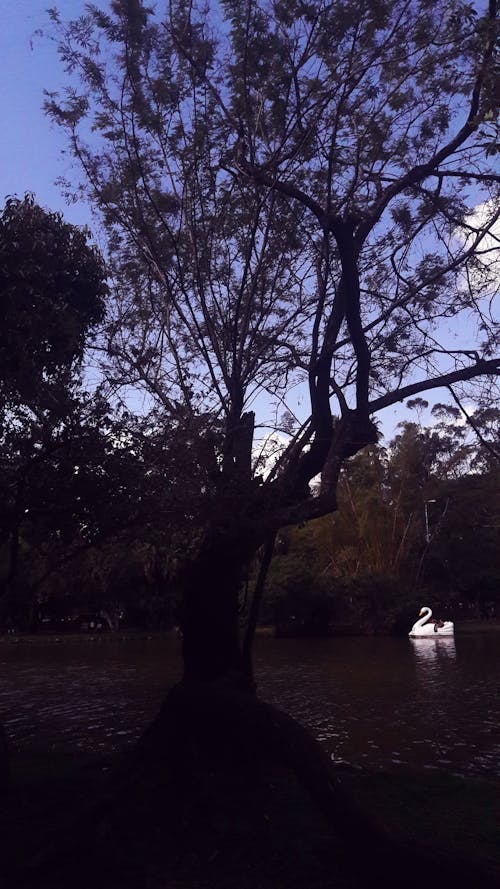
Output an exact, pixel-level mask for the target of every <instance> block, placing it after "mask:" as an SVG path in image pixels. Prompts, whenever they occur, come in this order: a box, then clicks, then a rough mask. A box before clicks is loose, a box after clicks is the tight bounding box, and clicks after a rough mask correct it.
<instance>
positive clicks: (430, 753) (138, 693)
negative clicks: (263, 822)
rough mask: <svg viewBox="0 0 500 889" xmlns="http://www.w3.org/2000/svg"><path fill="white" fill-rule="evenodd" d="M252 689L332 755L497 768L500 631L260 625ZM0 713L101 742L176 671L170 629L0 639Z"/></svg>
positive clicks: (43, 730)
mask: <svg viewBox="0 0 500 889" xmlns="http://www.w3.org/2000/svg"><path fill="white" fill-rule="evenodd" d="M255 669H256V676H257V680H258V683H259V688H260V693H261V695H262V696H263V697H264V698H265V699H266V700H268V701H272V702H274V703H276V704H279V705H280V706H281V707H283V708H284V709H285V710H287V711H288V712H289V713H291V714H292V715H293V716H295V717H297V718H298V719H299V720H300V721H301V722H302V723H303V724H305V725H307V726H309V728H310V729H311V730H312V731H313V733H314V734H315V735H316V737H317V738H318V739H319V740H320V741H321V743H322V744H323V745H324V746H325V748H326V749H327V750H328V751H329V753H330V755H331V757H332V759H333V760H334V761H335V762H342V763H348V764H350V765H352V766H357V767H369V768H372V769H388V768H392V769H398V768H401V767H404V768H408V767H423V768H427V769H446V770H450V771H452V772H454V773H456V774H473V775H485V776H486V775H496V776H500V695H499V693H498V690H499V688H500V632H499V633H495V632H491V633H486V634H484V635H483V634H475V635H463V636H460V635H457V636H456V637H455V638H441V639H433V638H430V639H425V638H424V639H414V640H410V639H407V638H404V639H393V638H370V639H367V638H339V639H325V640H298V639H279V640H278V639H273V638H270V637H259V638H258V639H257V642H256V649H255ZM0 671H1V673H0V676H1V679H0V718H1V719H2V721H3V723H4V726H5V728H6V732H7V736H8V739H9V741H10V743H11V745H12V746H13V747H14V748H17V749H24V750H26V749H36V750H47V749H50V750H61V751H62V750H74V749H75V748H77V749H81V750H88V751H102V752H103V753H109V752H111V751H115V750H118V749H121V748H123V747H124V746H126V745H127V744H129V743H131V742H132V741H133V740H134V739H135V738H137V737H138V736H139V734H140V733H141V731H142V729H143V728H144V727H145V725H146V724H147V723H148V721H149V720H150V719H151V718H152V717H153V716H154V714H155V713H156V711H157V710H158V708H159V706H160V703H161V700H162V697H163V695H164V692H165V689H166V688H168V687H169V686H170V685H171V684H173V683H174V682H175V681H176V680H177V679H178V678H179V675H180V642H179V640H177V639H174V638H170V637H166V638H164V639H158V638H152V639H142V640H141V639H126V640H122V641H121V640H120V639H116V640H115V639H111V638H110V637H98V638H95V639H93V640H91V639H85V640H81V639H73V640H72V639H71V638H69V637H68V638H66V639H64V641H61V643H60V644H56V643H50V642H49V641H48V640H44V641H40V642H35V643H29V644H28V643H23V642H19V643H18V644H15V643H12V644H7V643H2V644H0Z"/></svg>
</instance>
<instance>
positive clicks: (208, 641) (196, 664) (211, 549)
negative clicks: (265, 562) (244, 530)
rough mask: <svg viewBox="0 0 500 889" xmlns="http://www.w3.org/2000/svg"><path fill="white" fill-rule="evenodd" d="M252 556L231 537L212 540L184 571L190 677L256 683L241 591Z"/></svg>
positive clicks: (236, 683)
mask: <svg viewBox="0 0 500 889" xmlns="http://www.w3.org/2000/svg"><path fill="white" fill-rule="evenodd" d="M247 560H248V555H247V554H245V553H243V552H242V551H241V549H240V547H238V546H236V545H235V541H234V540H233V539H231V537H230V536H228V538H227V539H225V538H224V537H221V538H220V539H219V540H218V541H217V542H214V541H212V542H211V543H210V544H207V545H206V546H205V547H204V548H203V549H202V551H201V552H200V553H199V554H198V556H197V557H196V559H194V560H193V561H192V562H190V563H189V564H188V565H186V566H185V568H184V570H183V572H182V575H181V586H182V589H183V603H182V611H181V630H182V638H183V659H184V675H183V678H184V679H185V680H187V681H190V682H192V681H194V682H216V681H221V680H224V681H225V682H226V683H228V684H231V685H232V686H233V687H235V688H244V687H251V686H252V680H251V673H249V671H248V669H247V665H246V663H245V660H244V658H243V654H242V650H241V643H240V631H239V614H238V612H239V593H240V588H241V584H242V579H243V573H244V568H245V565H246V562H247Z"/></svg>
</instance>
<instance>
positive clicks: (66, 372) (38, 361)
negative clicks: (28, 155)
mask: <svg viewBox="0 0 500 889" xmlns="http://www.w3.org/2000/svg"><path fill="white" fill-rule="evenodd" d="M106 294H107V285H106V281H105V272H104V265H103V262H102V258H101V257H100V255H99V254H98V252H97V251H96V250H95V249H94V248H93V247H92V246H91V245H90V244H89V243H88V233H86V232H84V231H82V230H80V229H78V228H76V227H75V226H71V225H68V224H67V223H65V222H64V221H63V219H62V217H61V216H60V214H57V213H51V212H49V211H46V210H44V209H42V208H41V207H39V206H38V205H37V204H36V203H35V200H34V198H33V197H32V196H30V195H26V197H25V198H24V199H22V200H20V199H15V198H9V199H8V200H7V202H6V204H5V207H4V210H3V212H2V214H1V216H0V317H1V323H0V369H1V372H0V461H1V463H0V465H1V470H2V475H1V478H0V484H1V486H2V493H3V497H2V502H3V510H2V515H1V518H0V547H2V549H3V554H4V556H5V564H4V566H2V568H3V572H2V577H1V580H0V588H1V590H2V592H3V594H4V595H6V594H7V593H8V591H9V589H10V588H11V587H12V586H13V584H14V582H15V579H16V577H17V574H18V567H19V552H20V547H21V528H22V526H23V524H24V525H26V523H30V522H31V519H32V515H37V518H38V522H39V523H40V521H41V520H42V519H41V517H42V515H44V516H45V518H46V519H47V520H48V521H49V523H50V521H51V519H50V518H49V515H50V514H51V513H52V519H54V510H55V511H56V512H57V509H56V503H55V500H54V492H53V490H51V486H52V484H53V481H54V476H56V477H57V474H58V473H59V475H60V476H61V466H62V463H63V462H64V460H65V461H66V468H65V472H66V475H67V471H68V460H69V475H70V478H71V476H72V474H73V470H74V462H71V461H72V460H73V461H74V460H75V456H74V455H72V454H70V451H71V449H72V447H73V448H74V446H75V439H76V437H77V434H76V429H77V427H78V428H79V431H78V434H81V431H82V425H85V422H86V420H88V415H89V413H90V414H92V412H93V414H94V416H93V421H91V422H94V424H95V423H97V424H99V423H100V422H103V421H104V411H103V409H102V404H101V403H100V402H99V403H97V402H93V400H92V399H89V398H85V397H84V396H83V395H82V394H81V391H80V383H81V380H80V368H81V363H82V360H83V355H84V350H85V343H86V337H87V336H88V334H89V331H90V330H91V329H92V327H94V326H95V325H96V324H97V322H98V321H100V320H101V319H102V317H103V314H104V299H105V296H106ZM66 480H67V479H64V481H66ZM42 489H43V493H42ZM41 497H42V499H43V498H45V502H46V508H44V509H41V499H40V498H41ZM61 499H62V500H65V501H66V505H67V504H68V491H67V490H65V488H64V484H60V486H59V500H60V501H61ZM59 506H61V502H60V503H59ZM33 508H34V513H31V512H30V511H31V510H32V509H33ZM66 518H67V516H66ZM57 521H59V522H60V521H61V519H60V516H58V518H57V519H56V523H57ZM57 527H58V526H57V524H56V526H55V527H54V529H53V530H56V528H57ZM59 527H60V526H59Z"/></svg>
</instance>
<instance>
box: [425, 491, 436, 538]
mask: <svg viewBox="0 0 500 889" xmlns="http://www.w3.org/2000/svg"><path fill="white" fill-rule="evenodd" d="M436 502H437V501H436V500H425V501H424V513H425V542H426V543H427V544H429V543H430V542H431V535H430V532H429V514H428V512H427V504H428V503H436Z"/></svg>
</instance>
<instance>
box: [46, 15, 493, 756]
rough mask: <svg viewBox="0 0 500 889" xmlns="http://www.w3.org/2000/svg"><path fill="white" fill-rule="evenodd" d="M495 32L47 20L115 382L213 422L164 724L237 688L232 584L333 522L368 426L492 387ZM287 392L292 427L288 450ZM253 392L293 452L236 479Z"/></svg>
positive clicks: (410, 19)
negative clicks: (270, 546) (88, 212)
mask: <svg viewBox="0 0 500 889" xmlns="http://www.w3.org/2000/svg"><path fill="white" fill-rule="evenodd" d="M496 14H497V13H496V3H495V0H490V2H489V5H488V6H487V8H486V9H485V11H484V12H483V13H481V14H479V13H477V11H476V10H475V8H474V7H473V6H472V5H470V4H467V3H464V2H461V0H452V2H451V3H450V2H446V3H445V2H443V0H438V2H433V3H429V2H427V0H420V2H418V3H412V4H408V3H405V2H403V0H386V2H381V3H372V2H366V3H362V4H327V3H323V2H312V3H302V2H292V0H291V2H287V3H281V2H271V0H247V2H243V3H241V2H232V0H225V2H221V3H214V4H211V5H209V6H208V7H207V4H205V3H200V4H199V5H198V4H197V3H184V2H175V0H172V2H169V3H168V4H166V8H165V7H164V6H162V7H161V9H158V11H157V12H154V11H151V10H150V9H149V7H147V6H146V5H145V4H143V3H142V2H141V0H114V2H112V3H111V6H110V9H109V11H108V12H105V11H103V10H101V9H99V8H97V7H95V6H92V5H90V6H88V7H87V11H86V13H85V15H84V16H83V17H81V18H80V19H78V20H76V21H75V22H72V23H69V24H67V25H65V24H63V23H62V22H61V21H60V19H59V18H58V16H57V13H55V12H52V17H53V19H54V21H55V25H56V30H57V31H58V39H59V41H60V52H61V56H62V60H63V62H64V64H65V65H66V69H67V72H68V78H69V80H68V84H69V85H68V87H67V89H66V90H65V91H64V92H63V93H62V94H60V95H56V94H53V95H51V96H49V97H48V99H47V109H48V112H49V114H50V115H51V117H52V119H53V120H55V121H56V122H57V123H59V124H61V125H62V126H63V127H64V128H65V129H66V131H67V133H68V136H69V140H70V145H71V149H72V151H73V154H74V156H75V158H76V160H77V162H78V163H79V164H80V169H81V170H82V171H83V179H82V184H81V188H82V191H83V192H84V193H86V194H90V195H91V197H92V199H93V201H94V202H95V204H96V206H98V207H99V208H100V210H101V212H102V219H103V224H104V227H105V229H106V230H107V233H108V238H109V254H110V265H111V269H112V273H113V277H114V302H113V310H112V315H111V317H110V319H109V323H108V327H107V348H108V356H109V366H108V374H109V379H110V382H111V383H112V385H113V386H115V387H117V386H121V385H123V386H125V385H127V386H130V385H134V386H136V387H140V388H142V389H143V390H146V391H147V392H148V394H149V397H150V398H152V399H154V400H155V401H156V402H157V403H159V404H161V405H162V407H163V408H164V410H165V412H166V413H167V415H168V416H169V417H170V418H171V422H173V423H176V422H178V421H179V420H180V419H184V418H186V417H187V418H188V420H189V421H190V422H192V421H193V419H198V420H200V421H201V422H203V420H205V419H206V422H207V424H208V423H209V422H210V421H211V420H216V421H217V422H218V423H219V424H220V425H221V427H222V438H221V441H220V445H219V443H218V442H214V447H213V449H212V451H211V454H210V461H211V468H210V472H207V476H209V477H208V478H207V485H206V486H205V487H204V490H203V492H202V494H203V497H202V500H204V509H203V511H202V514H203V517H204V522H203V523H202V529H201V533H200V535H199V537H198V539H197V546H196V547H194V548H193V549H192V550H190V552H189V554H188V558H186V560H185V562H184V565H183V566H182V571H181V574H180V583H181V585H182V587H183V591H184V598H183V616H182V629H183V653H184V676H185V679H186V680H190V681H191V682H190V683H185V684H184V686H183V691H182V692H181V691H177V692H176V696H175V697H174V699H172V700H171V706H172V707H174V703H173V701H174V700H175V701H176V702H177V703H176V704H175V706H176V707H181V704H180V703H179V702H180V701H181V700H182V694H183V693H184V694H185V695H186V698H185V700H186V701H187V700H188V699H189V704H190V706H193V707H194V706H195V705H196V702H197V701H198V703H199V699H198V698H197V697H196V693H195V692H194V691H193V689H194V688H195V687H196V684H197V683H201V684H202V685H203V689H204V691H203V694H204V695H205V694H208V688H207V683H209V682H212V684H213V686H214V687H215V688H214V694H215V693H216V691H217V687H220V685H221V683H222V685H224V687H227V685H229V686H230V687H232V688H233V689H234V688H239V689H242V688H247V689H248V688H249V687H252V685H253V683H252V676H251V670H250V668H249V664H248V662H247V660H245V658H244V657H243V654H242V646H241V640H240V638H239V627H238V594H239V587H240V584H241V580H242V576H243V574H244V571H245V566H246V564H247V563H248V562H249V561H250V560H251V559H252V558H253V556H254V554H255V553H256V552H257V551H258V550H259V548H261V547H262V546H264V545H265V544H266V542H268V543H269V541H270V540H272V538H273V537H274V535H275V533H276V532H277V530H278V529H279V528H281V527H283V526H286V525H293V524H295V523H297V522H298V521H306V520H308V519H311V518H314V517H318V516H321V515H325V514H327V513H328V512H331V511H332V510H334V509H335V506H336V487H337V482H338V478H339V473H340V469H341V467H342V465H343V464H344V462H345V461H346V460H347V459H348V458H349V457H352V456H353V455H355V454H356V453H357V452H358V451H360V450H361V449H362V448H364V447H365V446H367V445H369V444H372V443H374V442H375V441H376V439H377V431H376V427H375V424H374V421H373V419H372V418H373V416H374V415H375V414H376V413H377V412H378V411H380V410H381V409H383V408H385V407H387V406H388V405H391V404H394V403H396V402H399V401H402V400H403V399H405V398H409V397H412V396H415V395H417V394H419V393H422V392H426V391H429V390H432V389H436V388H440V387H454V386H457V385H458V386H459V390H458V392H459V393H461V391H462V384H464V385H465V384H466V383H470V381H473V380H479V381H480V382H481V384H482V385H483V386H486V385H487V384H488V381H489V380H490V379H492V378H493V377H494V375H495V374H497V373H498V369H499V367H500V360H499V358H498V357H495V348H496V343H495V339H494V328H493V322H492V318H491V314H490V308H491V304H490V299H491V297H492V295H493V293H494V291H495V288H496V286H497V284H496V279H495V263H496V262H497V261H498V260H496V259H495V254H493V253H492V252H491V250H490V246H489V245H490V241H489V240H488V238H490V237H493V234H492V233H493V230H494V226H495V225H496V223H497V220H498V217H499V214H500V209H499V207H498V185H499V181H500V177H499V176H498V173H497V172H496V169H495V163H494V152H495V151H496V139H497V135H498V129H497V122H496V118H495V108H496V101H495V95H496V88H497V85H496V80H495V70H496V69H495V45H496V39H497V37H496V34H497V32H496ZM70 190H71V189H70ZM477 208H479V209H477ZM462 318H467V334H466V336H465V337H464V339H463V340H461V341H460V342H459V341H458V340H457V342H455V341H454V340H453V345H452V347H450V345H449V343H450V339H449V332H448V327H449V326H450V325H451V326H452V328H453V331H454V332H456V331H457V330H458V331H460V330H461V329H462V330H463V328H461V327H460V325H459V322H460V320H461V319H462ZM472 341H473V342H472ZM299 384H301V385H302V386H303V388H304V391H305V392H306V393H307V398H308V405H309V406H308V410H307V412H306V416H305V417H304V416H301V417H300V418H297V420H296V421H295V422H294V424H293V428H292V429H290V423H289V411H288V402H287V399H288V394H289V393H290V391H291V390H292V388H293V387H294V386H297V385H299ZM263 395H266V396H269V398H270V401H271V403H272V404H273V406H274V410H275V412H276V417H277V418H278V419H277V421H276V424H273V425H274V426H275V428H277V429H280V428H283V431H284V432H285V433H286V434H287V445H286V447H285V448H284V450H283V453H282V454H281V456H280V457H279V459H278V460H277V462H276V464H275V466H274V468H273V469H272V470H271V471H268V472H267V473H259V472H257V473H254V472H253V471H252V451H253V443H254V436H255V413H254V410H252V407H255V409H257V407H259V411H260V410H266V413H267V414H268V413H269V408H268V409H262V408H260V404H261V401H259V400H258V399H259V398H261V397H262V396H263ZM457 397H460V395H459V394H457ZM285 409H286V410H285ZM283 414H285V416H284V420H283V421H282V419H281V418H282V416H283ZM258 419H259V422H260V421H261V420H260V417H259V418H258ZM266 421H267V423H268V425H269V423H270V421H269V420H268V418H267V416H266ZM318 474H320V475H321V485H320V489H319V491H313V489H312V486H311V482H312V480H313V479H314V478H315V477H316V476H317V475H318ZM200 694H201V692H200ZM226 703H227V704H228V706H229V703H228V702H226ZM255 708H257V703H256V702H255ZM255 712H256V711H255ZM176 713H177V716H178V717H179V719H180V716H179V711H178V710H176ZM180 722H182V719H180ZM179 724H180V723H179ZM304 761H305V760H304Z"/></svg>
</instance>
